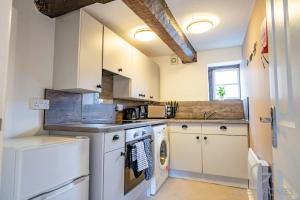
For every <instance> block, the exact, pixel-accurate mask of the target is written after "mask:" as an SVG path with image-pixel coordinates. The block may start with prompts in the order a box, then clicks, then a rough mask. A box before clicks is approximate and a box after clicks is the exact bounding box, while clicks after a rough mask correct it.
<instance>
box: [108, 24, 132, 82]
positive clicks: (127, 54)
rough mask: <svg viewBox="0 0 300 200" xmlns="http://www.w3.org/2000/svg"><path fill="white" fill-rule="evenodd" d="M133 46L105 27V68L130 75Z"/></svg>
mask: <svg viewBox="0 0 300 200" xmlns="http://www.w3.org/2000/svg"><path fill="white" fill-rule="evenodd" d="M131 48H132V47H131V45H130V44H128V43H127V42H126V41H125V40H124V39H123V38H121V37H120V36H118V35H117V34H116V33H114V32H113V31H111V30H110V29H108V28H107V27H104V41H103V69H105V70H108V71H111V72H113V73H116V74H120V75H123V76H127V77H129V76H130V71H131V69H130V67H131V63H132V61H131Z"/></svg>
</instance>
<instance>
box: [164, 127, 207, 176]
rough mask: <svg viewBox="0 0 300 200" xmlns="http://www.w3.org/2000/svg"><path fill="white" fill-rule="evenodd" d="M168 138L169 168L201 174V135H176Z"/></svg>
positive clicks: (172, 134) (174, 133)
mask: <svg viewBox="0 0 300 200" xmlns="http://www.w3.org/2000/svg"><path fill="white" fill-rule="evenodd" d="M169 136H170V164H171V165H170V168H171V169H172V170H181V171H188V172H197V173H202V152H201V134H200V133H199V134H190V133H176V132H172V133H170V134H169Z"/></svg>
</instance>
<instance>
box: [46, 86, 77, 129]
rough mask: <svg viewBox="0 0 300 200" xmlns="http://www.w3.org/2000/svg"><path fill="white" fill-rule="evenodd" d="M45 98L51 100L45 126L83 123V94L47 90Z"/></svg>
mask: <svg viewBox="0 0 300 200" xmlns="http://www.w3.org/2000/svg"><path fill="white" fill-rule="evenodd" d="M45 98H46V99H49V100H50V109H49V110H46V111H45V118H44V120H45V124H60V123H72V122H80V121H81V117H82V113H81V112H82V110H81V105H82V96H81V94H75V93H67V92H62V91H56V90H49V89H46V90H45Z"/></svg>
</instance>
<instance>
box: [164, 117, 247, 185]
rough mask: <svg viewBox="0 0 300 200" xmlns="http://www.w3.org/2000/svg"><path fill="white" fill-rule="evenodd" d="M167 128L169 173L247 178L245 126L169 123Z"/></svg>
mask: <svg viewBox="0 0 300 200" xmlns="http://www.w3.org/2000/svg"><path fill="white" fill-rule="evenodd" d="M168 129H169V137H170V163H171V164H170V168H171V170H175V171H178V170H179V171H185V172H193V173H198V174H199V175H200V174H201V175H204V176H206V175H207V176H210V175H213V176H220V177H228V178H234V179H244V180H246V179H247V178H248V177H247V155H248V129H247V125H246V124H205V123H202V124H200V123H199V124H197V123H186V124H180V123H172V124H169V127H168ZM175 174H176V173H175Z"/></svg>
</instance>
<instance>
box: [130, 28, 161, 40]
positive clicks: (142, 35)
mask: <svg viewBox="0 0 300 200" xmlns="http://www.w3.org/2000/svg"><path fill="white" fill-rule="evenodd" d="M155 37H156V34H155V33H154V32H153V31H151V30H150V29H139V30H137V31H136V32H135V34H134V38H135V39H136V40H138V41H141V42H149V41H151V40H154V39H155Z"/></svg>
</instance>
